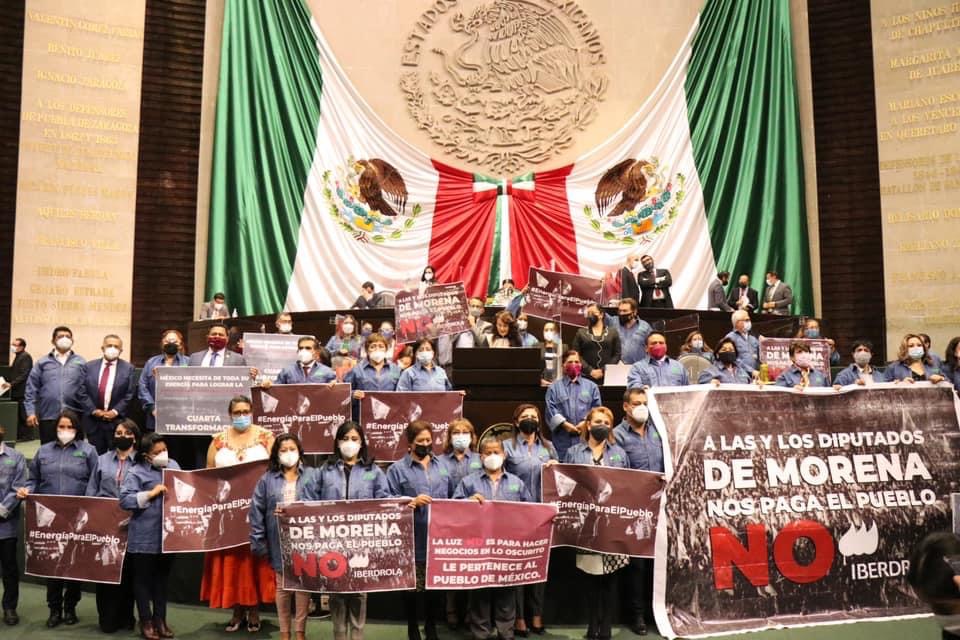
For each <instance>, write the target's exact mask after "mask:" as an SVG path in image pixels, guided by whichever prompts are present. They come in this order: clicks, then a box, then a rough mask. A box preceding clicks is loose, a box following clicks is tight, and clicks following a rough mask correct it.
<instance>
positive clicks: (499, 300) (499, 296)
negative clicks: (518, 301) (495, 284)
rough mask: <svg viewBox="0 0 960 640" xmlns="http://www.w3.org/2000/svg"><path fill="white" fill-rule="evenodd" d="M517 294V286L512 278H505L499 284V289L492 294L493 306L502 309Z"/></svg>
mask: <svg viewBox="0 0 960 640" xmlns="http://www.w3.org/2000/svg"><path fill="white" fill-rule="evenodd" d="M517 293H519V291H518V290H517V286H516V285H515V284H514V283H513V279H512V278H506V279H504V281H503V282H501V283H500V288H499V289H497V292H496V293H495V294H493V304H495V305H497V306H500V307H503V306H506V305H507V304H508V303H509V302H510V301H511V300H513V298H514V297H515V296H516V295H517Z"/></svg>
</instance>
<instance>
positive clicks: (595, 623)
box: [564, 407, 629, 638]
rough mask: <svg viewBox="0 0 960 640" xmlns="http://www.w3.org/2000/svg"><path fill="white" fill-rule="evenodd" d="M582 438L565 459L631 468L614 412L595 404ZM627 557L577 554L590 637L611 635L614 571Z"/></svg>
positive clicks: (614, 593) (617, 569) (567, 460)
mask: <svg viewBox="0 0 960 640" xmlns="http://www.w3.org/2000/svg"><path fill="white" fill-rule="evenodd" d="M585 422H586V429H584V431H583V434H582V436H581V437H582V439H583V441H582V442H580V443H579V444H577V445H574V446H573V447H571V448H570V450H569V451H567V457H566V458H565V459H564V462H566V463H569V464H593V465H597V466H602V467H621V468H624V469H626V468H628V467H629V463H628V461H627V454H626V452H625V451H624V450H623V449H622V448H621V447H620V445H618V444H616V442H615V440H614V437H613V412H612V411H610V409H607V408H606V407H594V408H593V409H591V410H590V412H589V413H588V414H587V417H586V419H585ZM628 561H629V558H628V557H627V556H621V555H615V554H608V553H588V552H578V553H577V568H578V569H580V571H582V572H583V573H584V574H585V575H586V576H587V584H586V589H584V593H586V594H587V612H588V623H587V636H586V637H587V638H609V637H610V627H611V624H612V620H611V618H612V614H613V603H614V602H615V601H616V586H617V581H616V578H615V576H614V574H615V573H616V572H617V571H619V570H620V569H622V568H623V567H625V566H627V563H628Z"/></svg>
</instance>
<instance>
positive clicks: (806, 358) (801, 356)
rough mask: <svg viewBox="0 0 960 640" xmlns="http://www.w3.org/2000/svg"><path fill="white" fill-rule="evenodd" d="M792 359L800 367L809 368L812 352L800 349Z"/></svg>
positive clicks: (811, 362) (811, 361)
mask: <svg viewBox="0 0 960 640" xmlns="http://www.w3.org/2000/svg"><path fill="white" fill-rule="evenodd" d="M793 361H794V362H796V364H797V366H798V367H800V368H801V369H809V368H810V365H811V364H813V354H810V353H807V352H806V351H801V352H799V353H798V354H796V355H795V356H794V357H793Z"/></svg>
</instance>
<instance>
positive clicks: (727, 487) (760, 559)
mask: <svg viewBox="0 0 960 640" xmlns="http://www.w3.org/2000/svg"><path fill="white" fill-rule="evenodd" d="M648 398H649V400H650V406H651V415H652V416H653V419H654V420H655V421H656V423H657V425H658V427H659V428H660V430H661V433H663V432H664V430H666V432H667V433H669V434H670V436H669V437H667V438H666V439H665V440H664V442H665V446H666V447H668V448H669V455H668V456H667V477H668V482H667V485H666V489H665V495H664V500H663V510H662V513H661V521H660V527H659V529H658V531H657V554H656V558H657V562H656V579H655V596H654V609H655V614H656V616H657V626H658V628H659V630H660V632H661V633H662V634H664V635H666V636H667V637H674V636H678V635H679V636H683V637H695V636H706V635H712V634H717V633H734V632H742V631H748V630H758V629H765V628H771V627H779V626H782V625H786V626H805V625H810V624H824V623H837V622H850V621H853V620H865V619H879V618H887V617H900V616H909V615H918V614H922V613H925V612H927V610H928V608H927V607H926V606H925V605H923V604H922V603H921V602H920V601H919V600H917V598H916V596H915V595H914V593H913V591H912V589H911V588H910V587H909V586H908V584H907V582H906V578H905V575H906V573H907V570H908V568H909V556H910V553H911V550H912V549H913V548H914V547H915V546H916V544H917V543H918V542H919V541H920V540H921V539H922V538H923V537H924V536H925V535H926V534H927V533H929V532H931V531H943V530H949V529H950V526H951V516H950V491H951V487H956V486H957V483H958V481H960V472H958V466H957V464H956V460H957V453H956V452H957V447H958V445H960V422H958V415H957V409H956V404H955V402H956V399H955V397H954V391H953V388H952V387H936V386H933V385H930V384H929V383H917V384H915V385H892V384H878V385H875V386H872V387H865V388H856V387H851V388H848V389H845V390H843V391H841V392H840V393H837V392H835V391H833V390H832V389H824V390H822V391H819V390H818V391H817V392H814V393H811V392H810V390H805V391H802V392H801V391H796V390H793V389H779V388H772V389H771V388H766V389H762V390H761V389H750V388H747V389H736V390H734V389H724V388H723V387H720V388H718V389H712V388H710V389H706V390H705V389H704V388H702V387H697V388H686V389H684V388H675V389H670V390H667V389H666V388H661V389H651V390H650V391H648Z"/></svg>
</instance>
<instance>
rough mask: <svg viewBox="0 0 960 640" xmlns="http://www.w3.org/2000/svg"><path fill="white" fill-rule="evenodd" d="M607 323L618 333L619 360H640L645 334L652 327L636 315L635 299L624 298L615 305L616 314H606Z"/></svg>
mask: <svg viewBox="0 0 960 640" xmlns="http://www.w3.org/2000/svg"><path fill="white" fill-rule="evenodd" d="M607 323H608V324H609V325H610V326H611V327H612V328H614V329H616V330H617V333H619V334H620V361H621V362H623V363H624V364H633V363H634V362H637V361H638V360H642V359H643V356H644V354H645V351H646V346H647V336H649V335H650V334H651V333H652V332H653V327H651V326H650V323H648V322H647V321H646V320H641V319H640V318H639V317H637V301H636V300H634V299H633V298H624V299H623V300H621V301H620V303H619V304H618V305H617V315H615V316H613V315H610V314H607Z"/></svg>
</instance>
